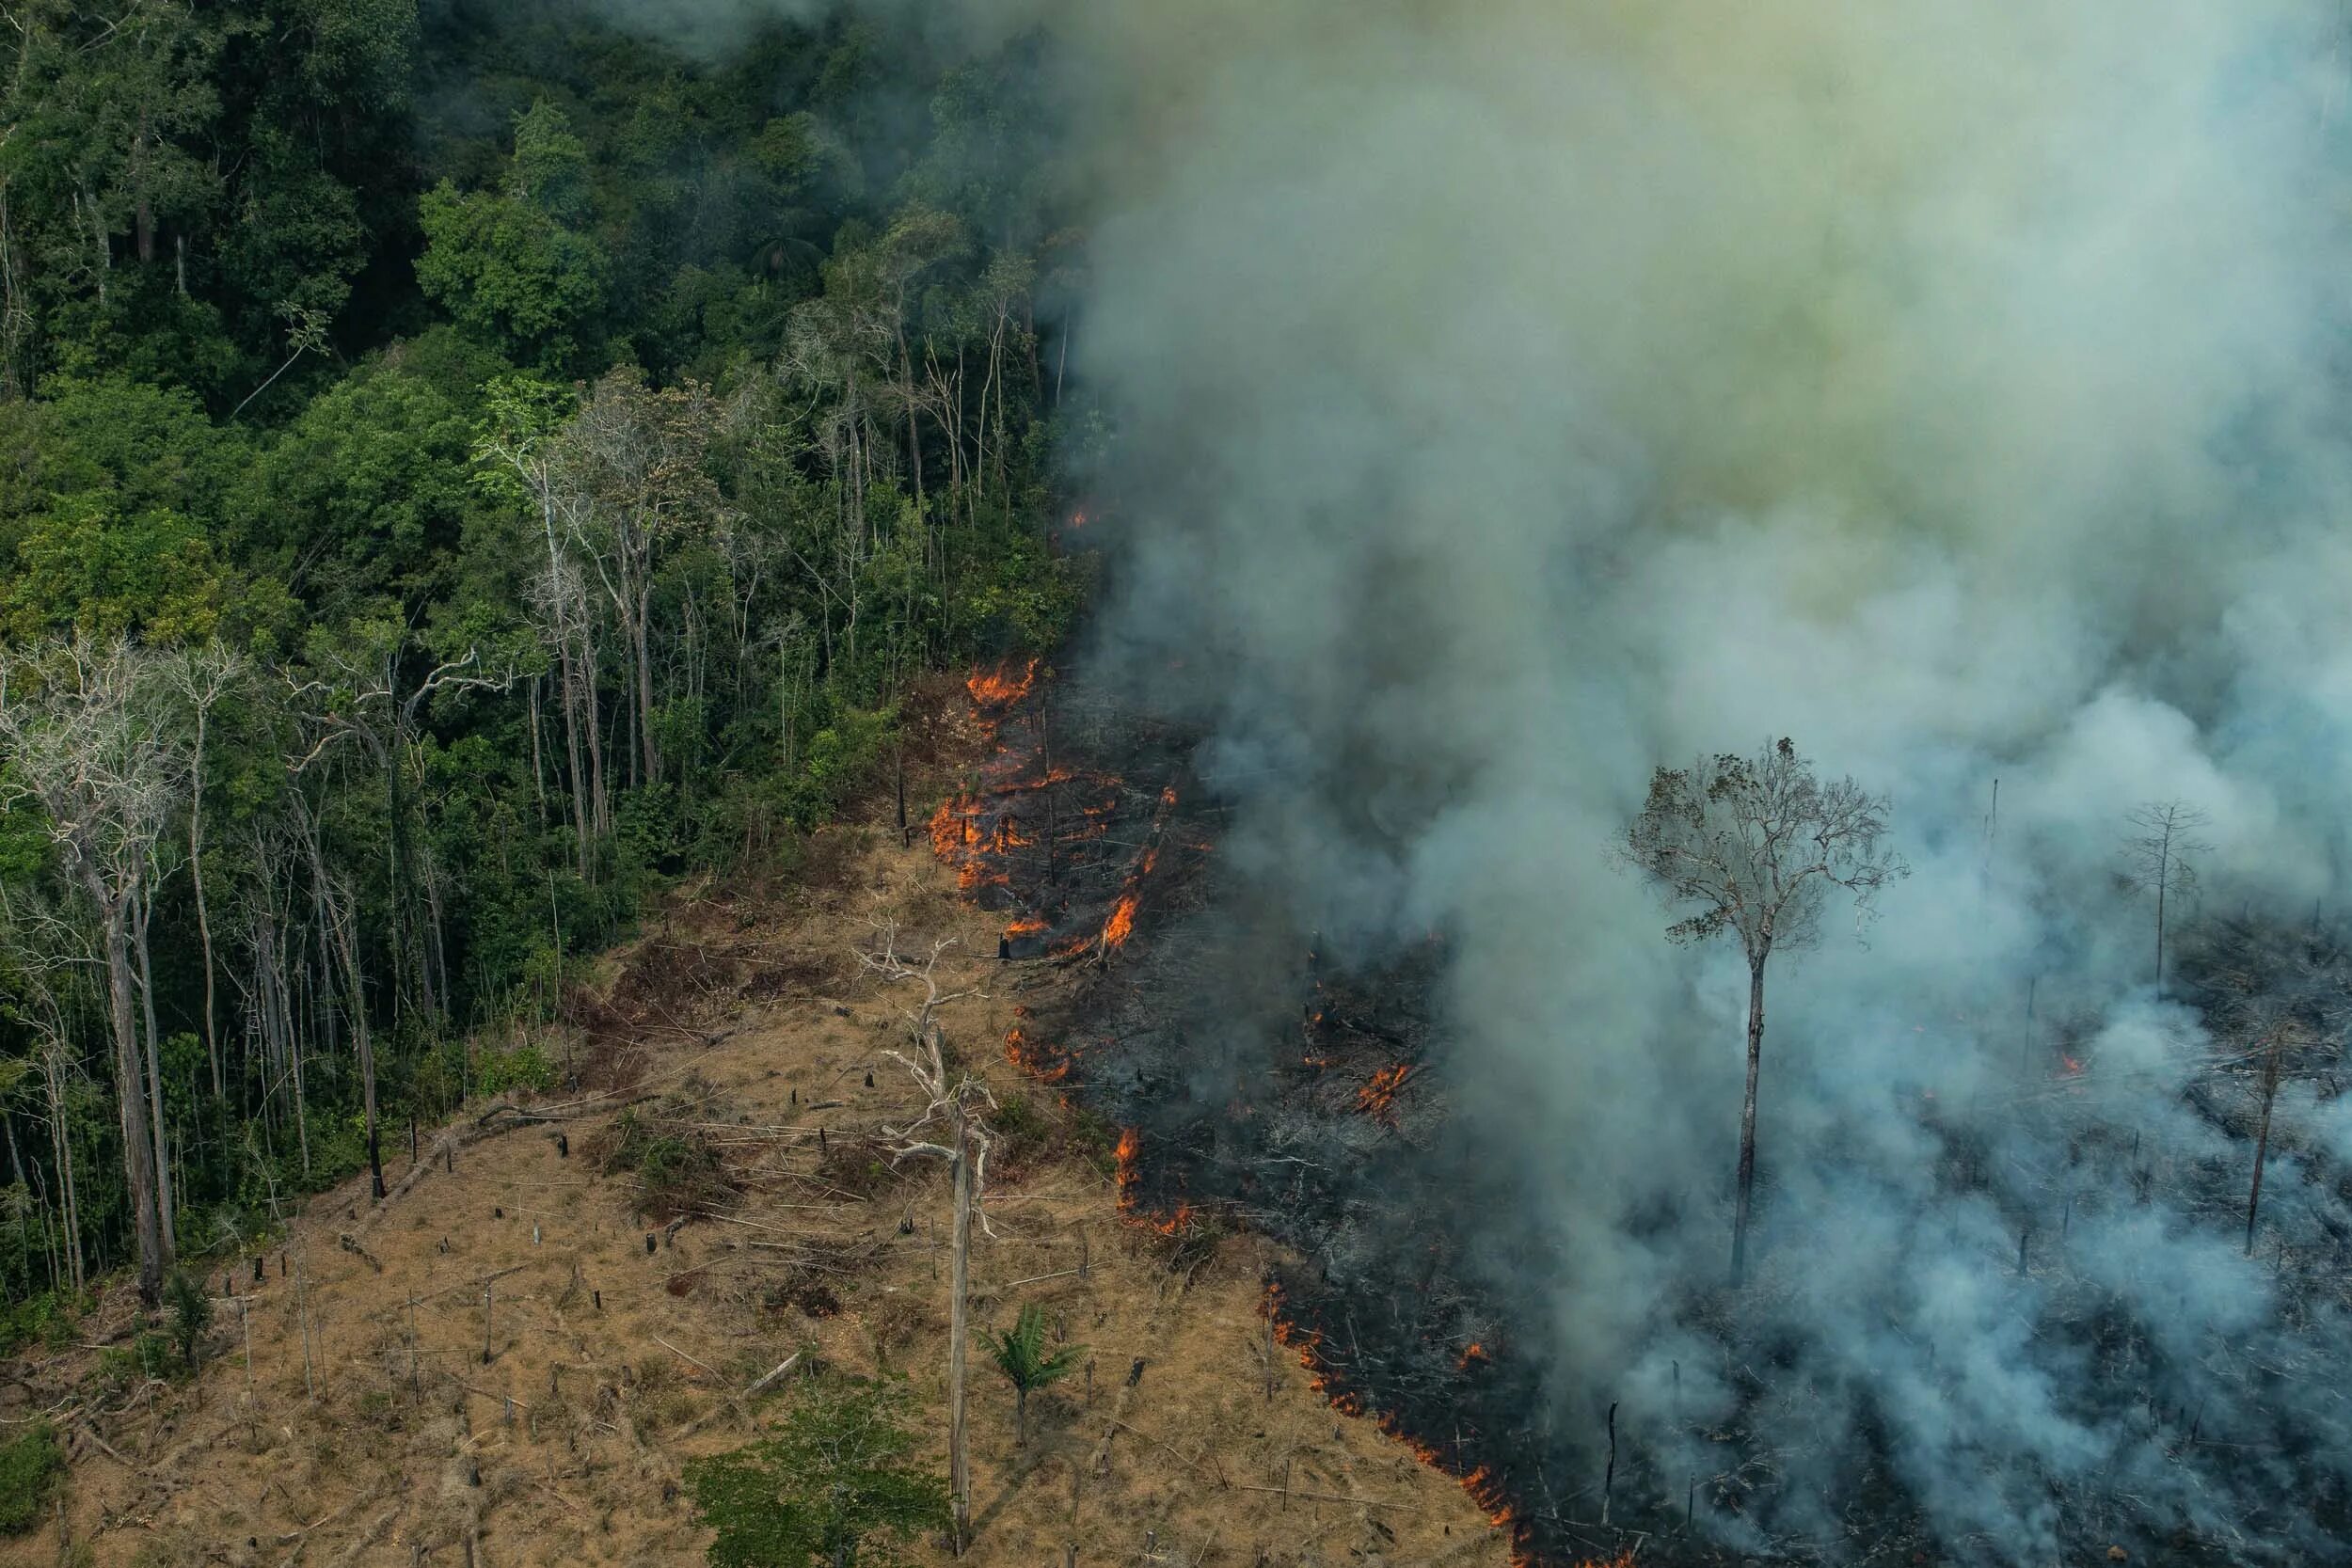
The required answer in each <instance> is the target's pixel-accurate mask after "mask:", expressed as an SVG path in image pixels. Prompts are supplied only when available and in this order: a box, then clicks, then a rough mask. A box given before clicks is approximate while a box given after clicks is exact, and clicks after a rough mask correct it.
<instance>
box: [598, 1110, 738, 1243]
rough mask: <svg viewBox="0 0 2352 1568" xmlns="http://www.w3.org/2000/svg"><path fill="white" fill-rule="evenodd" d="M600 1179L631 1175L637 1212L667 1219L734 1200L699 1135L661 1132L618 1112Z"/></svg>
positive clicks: (730, 1186)
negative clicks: (635, 1194) (730, 1198)
mask: <svg viewBox="0 0 2352 1568" xmlns="http://www.w3.org/2000/svg"><path fill="white" fill-rule="evenodd" d="M604 1169H605V1174H606V1175H608V1176H617V1175H620V1174H622V1173H624V1172H628V1171H634V1172H635V1173H636V1174H637V1180H638V1187H637V1212H638V1213H639V1214H641V1215H645V1216H648V1217H650V1218H653V1219H661V1220H666V1219H672V1218H675V1216H677V1215H679V1214H691V1213H694V1212H699V1211H701V1210H704V1209H707V1208H709V1207H711V1206H712V1205H714V1204H718V1203H723V1202H724V1201H726V1199H728V1198H729V1197H732V1196H734V1192H735V1188H734V1185H733V1183H732V1182H730V1181H729V1180H727V1174H726V1170H725V1167H724V1166H723V1165H722V1164H720V1163H719V1156H718V1154H717V1153H716V1152H715V1151H714V1150H713V1149H712V1148H710V1145H709V1143H708V1142H707V1140H705V1139H704V1137H703V1135H702V1134H701V1133H700V1132H682V1133H681V1132H660V1131H658V1130H656V1129H655V1128H654V1127H652V1126H650V1125H648V1123H647V1122H646V1121H645V1120H644V1118H643V1117H639V1116H638V1115H637V1113H636V1112H635V1111H634V1110H628V1111H623V1112H622V1113H621V1116H620V1119H619V1120H618V1121H616V1122H614V1123H613V1125H612V1148H611V1150H610V1152H608V1153H607V1154H606V1156H605V1161H604Z"/></svg>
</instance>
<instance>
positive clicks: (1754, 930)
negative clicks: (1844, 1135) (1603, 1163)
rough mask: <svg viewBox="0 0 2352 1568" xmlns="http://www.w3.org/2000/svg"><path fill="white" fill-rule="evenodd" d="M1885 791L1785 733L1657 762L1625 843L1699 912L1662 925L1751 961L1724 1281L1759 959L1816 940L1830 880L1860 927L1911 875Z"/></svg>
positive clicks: (1758, 1038)
mask: <svg viewBox="0 0 2352 1568" xmlns="http://www.w3.org/2000/svg"><path fill="white" fill-rule="evenodd" d="M1887 810H1888V807H1887V802H1886V799H1885V797H1883V796H1877V795H1872V794H1870V793H1868V792H1867V791H1866V790H1865V789H1864V788H1863V787H1862V786H1861V785H1860V784H1856V783H1854V782H1853V780H1851V779H1839V780H1837V781H1836V782H1835V783H1832V784H1822V783H1821V782H1820V780H1819V779H1818V778H1816V777H1815V776H1814V773H1813V765H1812V763H1811V762H1810V761H1808V760H1807V759H1806V758H1804V757H1803V756H1800V755H1799V754H1798V752H1797V749H1796V747H1795V746H1794V745H1792V744H1791V743H1790V742H1789V741H1788V740H1787V739H1786V738H1784V739H1782V740H1781V741H1780V742H1779V743H1778V744H1776V745H1773V746H1771V747H1768V748H1767V749H1766V750H1765V751H1764V752H1763V753H1762V754H1761V755H1759V756H1756V757H1753V758H1750V757H1740V756H1732V755H1730V754H1728V753H1719V754H1717V755H1716V756H1713V757H1710V758H1702V759H1700V760H1699V761H1697V762H1695V763H1693V764H1692V766H1691V767H1689V768H1659V769H1658V770H1657V771H1656V772H1655V773H1653V774H1652V775H1651V777H1650V785H1649V800H1648V801H1647V802H1646V803H1645V805H1644V806H1643V808H1642V812H1641V815H1640V816H1636V817H1635V818H1634V819H1633V820H1632V822H1631V823H1629V825H1628V826H1627V828H1626V832H1625V838H1624V841H1623V843H1622V845H1621V849H1622V852H1623V854H1624V855H1625V857H1626V859H1627V860H1629V861H1630V862H1631V863H1633V864H1634V865H1636V866H1638V867H1639V868H1640V869H1641V870H1642V871H1643V872H1644V873H1645V875H1647V876H1648V877H1649V878H1650V879H1652V880H1653V881H1654V882H1656V883H1657V884H1658V888H1659V893H1660V896H1661V898H1662V899H1663V900H1664V901H1665V903H1666V904H1667V906H1668V907H1669V908H1677V907H1680V906H1685V905H1696V906H1697V907H1698V912H1696V913H1695V914H1692V915H1690V916H1689V917H1687V918H1685V919H1682V920H1678V921H1677V922H1676V923H1675V924H1674V925H1672V926H1669V927H1666V936H1667V938H1668V939H1669V940H1670V941H1674V942H1705V941H1707V940H1708V939H1709V938H1712V937H1714V936H1716V935H1718V934H1719V933H1721V932H1724V931H1726V930H1728V931H1731V932H1733V933H1735V934H1736V935H1737V936H1738V937H1739V939H1740V951H1741V952H1742V953H1743V954H1744V955H1745V956H1746V958H1747V960H1748V1083H1747V1093H1746V1095H1745V1097H1744V1098H1743V1100H1742V1101H1741V1102H1740V1168H1739V1196H1738V1199H1737V1207H1736V1209H1735V1212H1734V1214H1733V1218H1732V1225H1731V1280H1732V1283H1733V1284H1735V1285H1737V1284H1738V1283H1739V1282H1740V1278H1741V1276H1742V1275H1744V1273H1745V1272H1746V1268H1747V1248H1748V1211H1749V1205H1750V1198H1751V1195H1752V1194H1753V1192H1754V1190H1755V1185H1756V1080H1757V1078H1758V1076H1759V1075H1760V1073H1761V1070H1762V1066H1763V1060H1764V966H1765V963H1766V961H1767V960H1769V959H1770V958H1772V952H1773V949H1775V948H1783V947H1785V948H1790V949H1801V948H1804V947H1809V946H1811V945H1812V944H1813V943H1814V942H1817V941H1818V940H1820V920H1821V909H1822V906H1823V905H1824V904H1825V903H1826V902H1827V901H1828V898H1829V890H1830V889H1831V888H1833V887H1840V888H1844V889H1845V890H1846V891H1847V892H1848V893H1849V894H1851V895H1852V897H1853V904H1854V924H1855V927H1856V929H1857V930H1859V929H1860V927H1861V926H1862V925H1863V923H1864V922H1865V921H1867V919H1868V918H1869V915H1870V913H1871V910H1872V903H1873V900H1874V899H1875V898H1876V896H1877V895H1878V890H1879V889H1880V888H1882V887H1883V886H1884V885H1885V884H1886V883H1887V882H1888V881H1889V880H1892V879H1895V878H1899V877H1903V876H1907V875H1909V872H1910V868H1909V867H1908V866H1906V865H1905V864H1904V863H1903V861H1902V858H1901V857H1900V856H1899V855H1897V854H1896V853H1895V852H1894V851H1893V850H1892V849H1890V848H1888V847H1885V845H1884V843H1883V840H1884V838H1885V836H1886V816H1887Z"/></svg>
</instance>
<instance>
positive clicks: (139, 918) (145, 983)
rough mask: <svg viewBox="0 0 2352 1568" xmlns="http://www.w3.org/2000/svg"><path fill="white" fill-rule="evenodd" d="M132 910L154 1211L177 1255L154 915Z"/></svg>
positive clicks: (140, 901)
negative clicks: (152, 941)
mask: <svg viewBox="0 0 2352 1568" xmlns="http://www.w3.org/2000/svg"><path fill="white" fill-rule="evenodd" d="M133 907H134V908H135V910H136V911H137V913H136V915H135V918H134V920H133V923H132V929H131V939H132V948H133V951H134V952H135V954H136V955H137V958H138V985H139V1011H140V1014H141V1017H142V1018H143V1020H144V1022H146V1025H147V1103H148V1114H149V1117H151V1120H152V1123H153V1126H154V1130H155V1209H156V1213H157V1215H158V1216H159V1217H160V1218H161V1220H162V1222H163V1227H164V1245H165V1246H166V1247H167V1248H169V1249H170V1250H171V1251H172V1252H174V1253H177V1252H178V1251H179V1250H180V1234H179V1229H178V1227H177V1226H176V1225H175V1224H174V1220H173V1215H174V1212H176V1210H177V1209H178V1207H179V1203H178V1200H177V1199H176V1198H175V1197H174V1196H173V1193H172V1188H173V1185H174V1183H173V1181H172V1180H171V1148H170V1145H169V1142H168V1137H169V1134H168V1132H167V1130H166V1125H165V1117H164V1068H163V1060H162V1056H163V1047H162V1043H161V1042H160V1041H159V1040H158V1039H157V1038H156V1035H155V974H154V968H153V966H152V965H151V964H150V963H149V962H148V954H147V919H148V916H149V915H150V914H151V913H152V912H153V911H152V910H151V908H150V906H149V904H148V901H147V900H146V899H145V898H137V899H135V902H134V906H133Z"/></svg>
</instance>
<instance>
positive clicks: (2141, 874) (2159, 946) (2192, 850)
mask: <svg viewBox="0 0 2352 1568" xmlns="http://www.w3.org/2000/svg"><path fill="white" fill-rule="evenodd" d="M2123 820H2124V821H2125V822H2127V823H2129V824H2130V825H2131V827H2132V829H2133V832H2132V834H2131V836H2130V837H2128V838H2126V839H2125V840H2124V841H2123V864H2124V875H2125V877H2126V878H2127V879H2128V880H2129V881H2130V883H2131V885H2132V886H2133V887H2134V888H2136V889H2137V890H2138V891H2139V892H2141V893H2143V894H2148V895H2152V896H2153V899H2154V902H2155V915H2156V963H2155V969H2154V972H2153V983H2154V985H2155V988H2156V989H2157V990H2163V989H2164V942H2165V922H2166V919H2167V916H2168V910H2169V907H2170V906H2172V905H2177V904H2178V903H2179V902H2180V901H2181V900H2182V899H2185V898H2188V897H2191V896H2193V895H2195V894H2196V892H2197V869H2196V865H2195V863H2194V861H2193V859H2192V857H2194V856H2197V855H2201V854H2203V853H2205V852H2206V851H2207V850H2209V849H2211V848H2212V847H2213V846H2212V845H2210V844H2208V843H2206V842H2205V841H2204V840H2203V839H2201V838H2200V837H2198V836H2197V835H2198V831H2199V830H2200V829H2202V828H2205V827H2207V826H2209V825H2210V824H2211V821H2212V819H2211V818H2210V817H2208V816H2206V815H2205V814H2204V813H2203V812H2201V811H2199V810H2198V809H2197V808H2196V807H2194V806H2189V805H2185V804H2183V803H2182V802H2181V801H2178V800H2149V801H2146V802H2143V803H2142V804H2140V805H2137V806H2134V807H2133V808H2132V809H2131V810H2130V811H2128V812H2126V813H2125V814H2124V816H2123Z"/></svg>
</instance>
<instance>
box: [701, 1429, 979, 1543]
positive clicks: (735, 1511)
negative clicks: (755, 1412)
mask: <svg viewBox="0 0 2352 1568" xmlns="http://www.w3.org/2000/svg"><path fill="white" fill-rule="evenodd" d="M909 1404H910V1401H909V1399H908V1397H907V1395H906V1392H905V1390H903V1389H901V1388H898V1387H896V1386H891V1385H887V1384H875V1383H838V1384H830V1383H817V1384H812V1385H809V1386H805V1387H804V1388H803V1390H802V1392H801V1395H800V1397H799V1398H798V1399H797V1400H796V1401H795V1402H794V1403H793V1406H792V1409H791V1410H790V1411H789V1412H788V1413H787V1415H786V1416H785V1418H784V1422H783V1425H782V1427H781V1428H780V1429H779V1430H778V1431H777V1433H776V1434H775V1435H774V1436H772V1437H769V1438H766V1439H764V1440H762V1441H760V1442H757V1443H754V1444H751V1445H750V1446H748V1447H746V1448H741V1449H736V1450H735V1451H734V1452H732V1453H723V1454H713V1455H711V1456H709V1457H707V1458H705V1459H697V1460H692V1461H690V1462H689V1463H688V1465H687V1466H686V1486H687V1490H688V1491H689V1492H690V1493H691V1495H692V1496H693V1498H694V1506H695V1508H696V1510H697V1511H698V1512H699V1513H700V1514H701V1517H702V1522H703V1523H704V1524H706V1525H707V1526H709V1527H710V1528H713V1529H715V1530H717V1531H718V1539H717V1540H715V1541H713V1542H712V1543H711V1544H710V1560H711V1562H712V1563H714V1564H716V1565H717V1568H779V1565H782V1568H799V1565H800V1564H803V1563H806V1564H812V1565H821V1568H852V1565H853V1564H856V1563H858V1562H860V1561H865V1562H868V1563H879V1562H887V1561H890V1560H893V1557H894V1555H895V1554H894V1552H893V1548H895V1547H898V1546H902V1545H905V1544H908V1543H910V1542H912V1541H913V1540H914V1538H915V1537H916V1536H917V1535H918V1534H919V1533H920V1532H921V1531H923V1530H926V1529H936V1528H945V1527H946V1524H947V1519H948V1515H947V1488H946V1483H945V1482H944V1481H941V1480H940V1478H939V1477H937V1476H935V1475H933V1474H931V1473H930V1470H928V1469H926V1468H924V1467H922V1466H921V1465H916V1464H914V1463H913V1462H911V1461H910V1459H909V1458H908V1456H909V1455H910V1454H911V1453H912V1452H913V1451H914V1447H915V1441H914V1433H911V1432H909V1431H908V1430H907V1427H906V1425H905V1419H906V1417H907V1414H908V1407H909ZM861 1554H864V1555H861Z"/></svg>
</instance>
